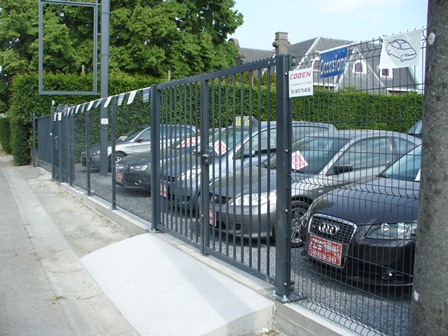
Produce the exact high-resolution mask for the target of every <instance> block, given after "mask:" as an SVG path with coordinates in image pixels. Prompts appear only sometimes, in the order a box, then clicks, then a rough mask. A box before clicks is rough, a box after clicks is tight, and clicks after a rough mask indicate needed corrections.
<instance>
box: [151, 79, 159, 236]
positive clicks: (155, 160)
mask: <svg viewBox="0 0 448 336" xmlns="http://www.w3.org/2000/svg"><path fill="white" fill-rule="evenodd" d="M149 113H150V116H151V202H152V223H151V229H152V230H153V231H157V230H158V225H159V221H160V218H161V217H160V213H161V209H160V197H159V194H160V89H159V87H158V86H157V85H156V84H153V85H151V88H150V111H149Z"/></svg>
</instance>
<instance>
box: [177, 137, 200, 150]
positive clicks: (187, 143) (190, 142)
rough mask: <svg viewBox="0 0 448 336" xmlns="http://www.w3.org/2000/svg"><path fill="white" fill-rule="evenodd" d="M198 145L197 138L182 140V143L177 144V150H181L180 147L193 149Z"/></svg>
mask: <svg viewBox="0 0 448 336" xmlns="http://www.w3.org/2000/svg"><path fill="white" fill-rule="evenodd" d="M197 144H198V141H197V138H196V137H194V138H191V139H190V138H188V139H185V140H182V142H181V143H180V144H179V146H177V148H181V147H193V146H196V145H197Z"/></svg>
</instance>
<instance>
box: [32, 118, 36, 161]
mask: <svg viewBox="0 0 448 336" xmlns="http://www.w3.org/2000/svg"><path fill="white" fill-rule="evenodd" d="M32 157H33V158H32V159H33V167H37V163H36V113H33V151H32Z"/></svg>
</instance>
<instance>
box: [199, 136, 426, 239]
mask: <svg viewBox="0 0 448 336" xmlns="http://www.w3.org/2000/svg"><path fill="white" fill-rule="evenodd" d="M420 142H421V141H420V139H417V138H415V137H413V136H409V135H406V134H403V133H396V132H389V131H368V130H352V131H334V132H329V133H321V134H311V135H308V136H306V137H304V138H302V139H300V140H298V141H297V142H295V143H293V145H292V154H291V156H292V160H291V164H292V166H291V194H292V201H291V204H292V213H291V216H292V223H291V225H292V227H295V226H297V223H299V222H300V219H301V218H302V216H303V215H304V213H305V212H306V210H307V209H308V207H309V205H310V204H311V203H312V202H313V200H314V199H316V198H317V197H318V196H320V195H321V194H323V193H325V192H328V191H330V190H332V189H334V188H336V187H339V186H342V185H345V184H349V183H353V182H355V181H359V180H363V179H369V178H374V177H375V176H376V175H377V174H378V173H379V172H381V170H383V169H384V168H385V167H386V165H387V164H389V163H391V162H393V161H394V160H395V159H397V158H399V157H400V156H402V155H404V154H405V153H406V152H408V151H409V150H410V149H411V148H413V147H415V146H416V145H417V144H419V143H420ZM276 168H277V158H276V156H275V155H274V156H272V157H271V158H269V159H268V160H266V161H265V162H264V163H263V165H262V167H253V168H249V169H244V170H242V171H235V172H234V173H233V174H229V175H227V176H223V177H221V178H220V179H218V180H216V181H214V182H213V183H212V184H211V185H210V203H209V209H210V210H209V213H208V214H207V216H208V218H209V224H210V225H211V226H212V227H214V228H217V229H219V230H222V231H224V230H225V231H226V232H230V233H231V234H233V235H236V236H238V237H244V238H248V237H252V238H257V237H262V238H268V237H273V238H275V231H276V225H277V216H276V211H277V171H276ZM292 233H293V234H292V237H291V242H292V244H294V245H297V244H299V243H300V235H299V234H297V233H296V232H295V231H294V230H293V231H292Z"/></svg>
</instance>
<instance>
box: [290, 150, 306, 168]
mask: <svg viewBox="0 0 448 336" xmlns="http://www.w3.org/2000/svg"><path fill="white" fill-rule="evenodd" d="M291 166H292V169H294V170H299V169H302V168H304V167H306V166H308V162H306V160H305V158H304V157H303V156H302V154H300V152H299V151H297V152H294V153H292V157H291Z"/></svg>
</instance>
